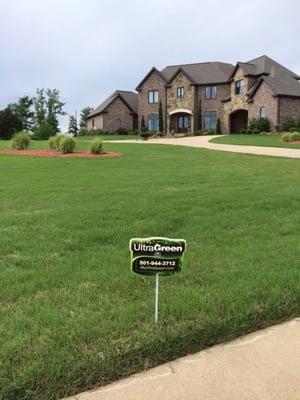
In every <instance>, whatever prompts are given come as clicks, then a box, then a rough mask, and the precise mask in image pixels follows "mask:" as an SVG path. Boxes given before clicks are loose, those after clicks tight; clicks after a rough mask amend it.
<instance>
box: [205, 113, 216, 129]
mask: <svg viewBox="0 0 300 400" xmlns="http://www.w3.org/2000/svg"><path fill="white" fill-rule="evenodd" d="M216 128H217V112H216V111H206V112H205V113H204V129H208V130H211V129H216Z"/></svg>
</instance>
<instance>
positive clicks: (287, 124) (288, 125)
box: [282, 117, 300, 132]
mask: <svg viewBox="0 0 300 400" xmlns="http://www.w3.org/2000/svg"><path fill="white" fill-rule="evenodd" d="M282 129H283V130H284V131H288V132H292V129H297V131H298V132H299V131H300V119H296V118H291V117H289V118H287V119H286V120H285V121H284V123H283V124H282Z"/></svg>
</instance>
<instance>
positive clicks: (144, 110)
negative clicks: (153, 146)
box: [138, 71, 166, 130]
mask: <svg viewBox="0 0 300 400" xmlns="http://www.w3.org/2000/svg"><path fill="white" fill-rule="evenodd" d="M149 90H158V103H157V104H149V103H148V91H149ZM165 99H166V96H165V81H164V79H163V78H162V77H161V76H160V74H159V73H158V72H156V71H153V72H152V74H151V75H150V76H149V77H148V78H147V79H146V81H145V82H144V83H143V85H142V87H141V88H140V90H139V91H138V110H139V120H138V124H139V129H140V127H141V120H142V116H144V118H145V124H146V126H147V121H148V115H149V114H158V107H159V101H161V103H162V109H163V121H164V130H166V118H165V110H166V107H165Z"/></svg>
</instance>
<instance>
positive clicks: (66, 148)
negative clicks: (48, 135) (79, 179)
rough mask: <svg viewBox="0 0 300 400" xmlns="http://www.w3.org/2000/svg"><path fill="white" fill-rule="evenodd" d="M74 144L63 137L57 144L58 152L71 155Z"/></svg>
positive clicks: (66, 137) (71, 140) (71, 139)
mask: <svg viewBox="0 0 300 400" xmlns="http://www.w3.org/2000/svg"><path fill="white" fill-rule="evenodd" d="M75 146H76V142H75V140H74V139H73V138H71V137H68V136H65V137H64V138H63V139H61V141H60V143H59V150H60V151H61V152H62V153H64V154H67V153H73V152H74V150H75Z"/></svg>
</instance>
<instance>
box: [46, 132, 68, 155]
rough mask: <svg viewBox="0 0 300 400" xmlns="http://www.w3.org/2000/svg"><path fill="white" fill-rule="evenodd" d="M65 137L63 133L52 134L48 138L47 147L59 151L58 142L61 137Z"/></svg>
mask: <svg viewBox="0 0 300 400" xmlns="http://www.w3.org/2000/svg"><path fill="white" fill-rule="evenodd" d="M65 137H66V136H65V135H55V136H52V137H51V138H50V139H49V140H48V145H49V149H51V150H57V151H59V149H60V148H59V145H60V142H61V141H62V139H64V138H65Z"/></svg>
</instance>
